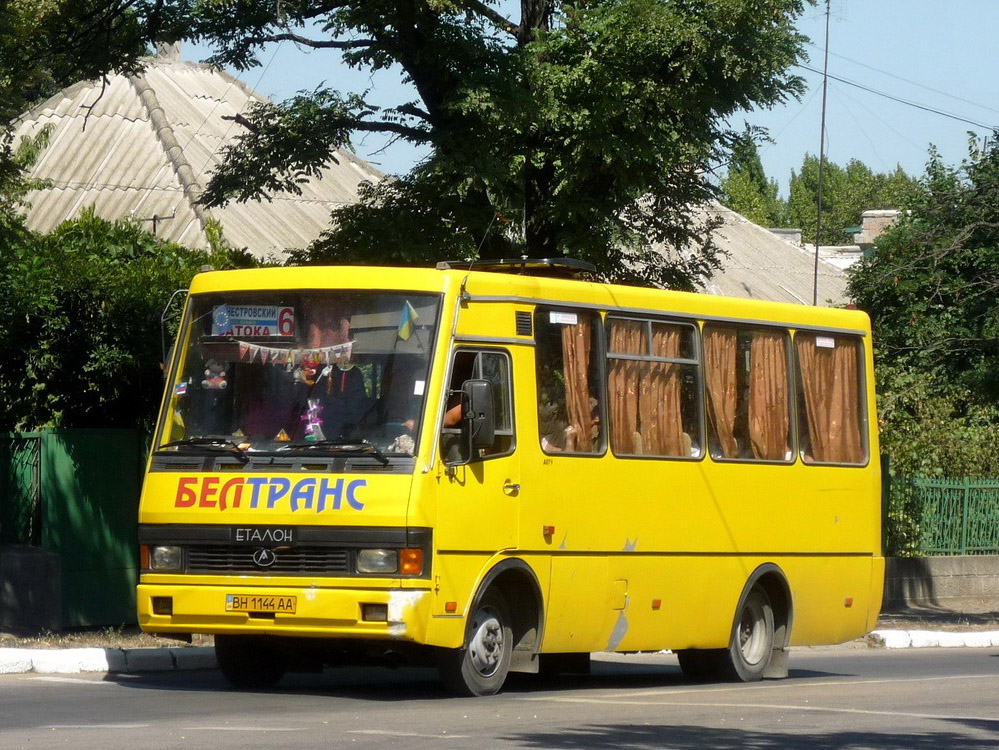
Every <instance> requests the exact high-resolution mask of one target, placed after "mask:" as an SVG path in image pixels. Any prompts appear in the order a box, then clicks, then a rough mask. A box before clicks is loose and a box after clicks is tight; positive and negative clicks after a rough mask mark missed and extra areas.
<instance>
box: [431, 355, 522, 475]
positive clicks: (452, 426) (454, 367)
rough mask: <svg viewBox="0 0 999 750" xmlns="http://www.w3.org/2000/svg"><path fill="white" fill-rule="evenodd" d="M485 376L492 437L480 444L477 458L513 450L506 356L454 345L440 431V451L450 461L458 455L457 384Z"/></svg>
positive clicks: (510, 400)
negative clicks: (493, 429)
mask: <svg viewBox="0 0 999 750" xmlns="http://www.w3.org/2000/svg"><path fill="white" fill-rule="evenodd" d="M470 379H481V380H488V381H489V383H490V385H491V386H492V396H493V412H494V418H495V424H496V439H495V440H494V441H493V444H492V445H491V446H489V447H487V448H480V449H479V455H478V458H495V457H497V456H504V455H507V454H509V453H512V452H513V449H514V445H515V441H514V426H513V392H512V386H511V378H510V357H509V355H508V354H507V353H506V352H505V351H503V350H501V349H490V350H484V349H480V350H474V349H458V350H457V351H456V352H455V353H454V359H453V361H452V364H451V382H450V384H449V386H448V391H449V393H448V396H447V399H448V400H447V405H446V407H445V410H444V424H443V430H442V433H441V443H442V446H441V448H442V455H443V457H444V460H445V462H453V461H455V460H456V459H457V458H458V457H460V455H461V451H462V450H463V448H462V447H461V445H460V440H459V437H460V431H461V419H462V417H463V413H462V403H461V396H460V393H461V386H462V383H464V382H465V381H466V380H470Z"/></svg>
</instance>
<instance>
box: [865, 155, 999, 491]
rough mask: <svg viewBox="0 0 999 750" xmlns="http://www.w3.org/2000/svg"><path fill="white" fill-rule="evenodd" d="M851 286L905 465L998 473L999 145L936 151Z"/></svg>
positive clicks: (935, 471) (899, 463)
mask: <svg viewBox="0 0 999 750" xmlns="http://www.w3.org/2000/svg"><path fill="white" fill-rule="evenodd" d="M875 251H876V252H875V253H874V255H873V256H872V257H870V258H868V259H865V260H863V261H861V262H860V263H858V264H857V265H856V266H855V267H854V269H853V270H852V272H851V277H850V287H849V291H850V294H851V296H852V297H853V298H854V299H855V300H856V302H857V304H858V306H859V307H861V308H862V309H864V310H866V311H867V312H868V313H869V314H870V315H871V320H872V324H873V331H874V341H875V346H876V355H877V363H878V372H879V394H880V397H881V402H880V412H881V419H882V423H883V436H884V440H885V445H886V448H887V449H888V451H889V453H890V455H891V456H892V459H893V461H894V463H895V466H896V470H911V471H914V472H918V473H921V474H928V475H950V476H955V475H958V476H959V475H960V473H961V472H967V473H969V474H972V475H978V476H982V475H986V476H988V475H992V476H999V453H997V448H996V446H999V305H997V304H996V300H997V299H999V145H997V143H996V141H995V140H993V141H991V143H990V145H989V146H988V147H987V148H986V149H984V150H979V149H978V148H977V146H973V147H972V150H971V152H970V155H969V157H968V158H967V159H966V160H965V161H964V162H962V163H961V164H960V165H959V166H956V167H951V166H947V165H945V164H944V163H943V162H942V160H941V159H940V157H939V155H938V154H936V152H931V159H930V163H929V166H928V167H927V171H926V175H925V176H924V178H923V179H922V180H921V181H920V185H919V191H918V194H917V195H916V196H915V197H914V199H913V200H912V202H911V204H910V209H909V211H908V212H906V213H905V214H903V215H902V216H901V217H900V219H899V221H898V222H897V223H896V224H895V225H894V226H893V227H892V228H890V229H889V230H888V231H886V232H885V233H884V234H883V235H882V236H881V237H880V238H879V239H878V241H877V243H876V245H875Z"/></svg>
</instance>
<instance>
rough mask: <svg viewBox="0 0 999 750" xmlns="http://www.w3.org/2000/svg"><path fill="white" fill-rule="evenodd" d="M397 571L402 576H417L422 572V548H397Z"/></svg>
mask: <svg viewBox="0 0 999 750" xmlns="http://www.w3.org/2000/svg"><path fill="white" fill-rule="evenodd" d="M399 572H400V573H402V574H403V575H404V576H418V575H420V573H422V572H423V550H422V549H416V548H410V549H403V550H399Z"/></svg>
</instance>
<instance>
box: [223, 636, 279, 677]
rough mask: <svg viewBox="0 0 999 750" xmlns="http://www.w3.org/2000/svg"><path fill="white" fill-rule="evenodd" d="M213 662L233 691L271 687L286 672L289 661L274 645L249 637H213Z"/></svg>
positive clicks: (273, 643) (259, 638)
mask: <svg viewBox="0 0 999 750" xmlns="http://www.w3.org/2000/svg"><path fill="white" fill-rule="evenodd" d="M215 660H216V661H217V662H218V665H219V671H221V672H222V676H223V677H225V679H226V682H228V683H229V684H230V685H232V686H233V687H234V688H265V687H271V686H272V685H273V684H274V683H276V682H277V681H278V680H280V679H281V678H282V677H283V676H284V673H285V671H286V670H287V668H288V657H287V655H286V654H285V653H284V652H283V651H282V650H281V648H280V646H279V645H278V644H277V643H276V642H274V641H273V640H271V639H268V638H264V637H260V636H252V635H249V636H247V635H217V636H215Z"/></svg>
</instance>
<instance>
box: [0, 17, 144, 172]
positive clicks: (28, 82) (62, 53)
mask: <svg viewBox="0 0 999 750" xmlns="http://www.w3.org/2000/svg"><path fill="white" fill-rule="evenodd" d="M159 5H162V2H160V3H155V4H152V5H150V6H149V7H147V8H145V12H144V14H142V15H140V14H139V12H138V8H137V2H136V0H0V169H3V168H4V164H5V158H9V157H10V156H11V149H10V148H7V149H4V148H3V145H2V143H3V140H4V137H5V135H7V134H8V133H7V128H8V125H9V123H10V122H12V121H13V120H14V119H15V118H16V117H18V116H19V115H20V114H21V113H22V112H24V111H25V110H26V109H28V108H30V107H31V106H32V105H34V104H36V103H38V102H40V101H41V100H43V99H44V98H45V97H47V96H50V95H51V94H54V93H55V92H56V91H58V90H59V89H60V88H62V87H63V86H68V85H70V84H72V83H76V82H77V81H79V80H84V79H101V78H103V77H104V76H106V75H108V74H109V73H111V72H113V71H132V70H136V69H138V67H139V65H140V63H139V58H141V57H142V56H143V55H145V54H147V42H148V41H149V40H151V39H152V38H153V37H154V36H155V35H156V34H157V33H158V31H157V27H158V20H159V13H157V12H156V8H157V6H159Z"/></svg>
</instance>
